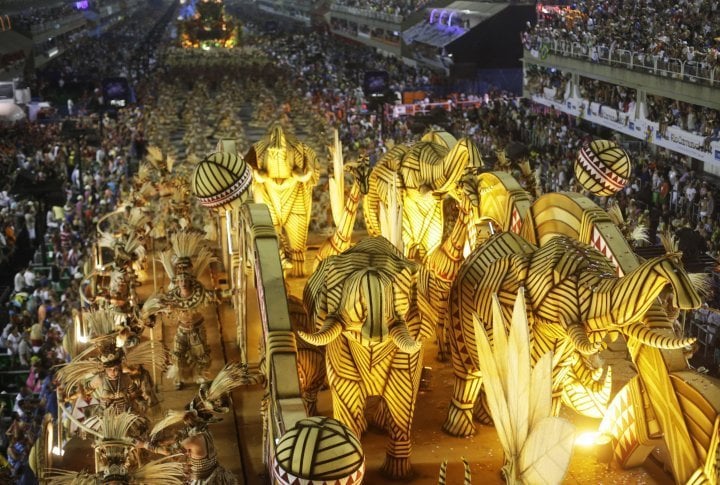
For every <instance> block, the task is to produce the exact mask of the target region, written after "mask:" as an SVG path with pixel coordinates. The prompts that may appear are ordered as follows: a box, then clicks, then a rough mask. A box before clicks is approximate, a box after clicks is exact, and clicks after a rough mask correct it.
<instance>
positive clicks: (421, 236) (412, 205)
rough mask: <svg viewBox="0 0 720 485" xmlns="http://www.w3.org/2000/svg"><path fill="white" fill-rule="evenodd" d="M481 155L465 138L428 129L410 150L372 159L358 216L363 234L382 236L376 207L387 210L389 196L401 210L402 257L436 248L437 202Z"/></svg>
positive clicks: (440, 227)
mask: <svg viewBox="0 0 720 485" xmlns="http://www.w3.org/2000/svg"><path fill="white" fill-rule="evenodd" d="M481 166H482V157H481V156H480V152H479V151H478V149H477V147H476V146H475V144H474V143H473V142H472V141H471V140H470V139H468V138H462V139H461V140H459V141H458V140H456V139H455V138H454V137H453V136H452V135H450V134H449V133H447V132H443V131H431V132H429V133H427V134H425V135H424V136H423V137H422V139H421V140H420V141H419V142H417V143H415V144H413V145H412V146H407V145H397V146H395V147H393V148H392V149H391V150H390V151H388V152H387V153H386V154H385V155H383V157H382V158H381V159H380V160H379V161H378V163H377V164H376V166H375V167H374V169H373V172H372V174H371V175H370V187H369V192H368V195H367V196H366V198H365V204H364V206H363V212H364V215H365V224H366V226H367V230H368V233H369V234H370V235H371V236H379V235H381V234H382V235H384V236H386V237H388V238H389V236H388V235H387V234H384V233H383V230H382V227H381V222H380V221H381V206H383V207H384V208H385V210H391V209H392V208H391V207H389V206H390V205H391V198H392V196H391V192H392V193H394V194H395V196H396V197H395V198H396V200H397V201H398V204H399V205H400V206H401V207H402V240H403V246H404V253H405V255H406V256H407V257H408V258H410V259H415V257H416V256H419V257H420V259H422V258H424V257H425V255H426V254H428V253H430V252H431V251H433V250H434V249H436V248H437V247H438V246H440V244H441V241H442V234H443V210H442V208H443V199H444V198H445V196H446V195H448V194H449V192H450V191H451V190H452V189H453V188H454V187H455V184H456V183H457V182H458V181H459V180H460V178H461V177H462V176H463V174H464V173H465V170H466V168H468V167H472V168H480V167H481Z"/></svg>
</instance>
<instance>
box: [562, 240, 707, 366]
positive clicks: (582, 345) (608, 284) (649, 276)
mask: <svg viewBox="0 0 720 485" xmlns="http://www.w3.org/2000/svg"><path fill="white" fill-rule="evenodd" d="M667 285H669V286H670V287H671V288H672V290H673V305H674V306H675V307H676V308H679V309H683V310H691V309H695V308H698V307H700V305H701V304H702V300H701V298H700V295H699V294H698V292H697V290H696V289H695V286H694V285H693V282H692V281H691V279H690V277H689V276H688V274H687V272H685V270H684V269H683V267H682V263H681V262H680V259H679V256H678V255H677V254H667V255H664V256H659V257H657V258H653V259H650V260H648V261H646V262H645V263H643V264H641V265H640V266H638V267H637V268H636V269H635V270H633V271H632V272H630V273H628V274H627V275H625V276H623V277H621V278H617V279H615V278H609V279H605V280H603V281H601V282H600V283H599V284H598V285H597V286H596V287H595V288H594V289H593V297H592V300H591V304H590V309H591V314H590V316H589V318H588V326H589V327H590V329H591V330H592V331H594V332H598V333H599V337H604V335H605V333H606V332H607V330H618V331H620V332H621V333H623V334H625V335H626V336H628V337H633V338H635V339H637V340H638V341H640V342H641V343H643V344H645V345H649V346H651V347H656V348H660V349H680V348H683V347H685V346H688V345H691V344H692V343H693V342H694V341H695V339H694V338H679V337H672V336H669V335H667V334H666V333H665V332H664V331H662V330H661V329H655V328H650V327H648V326H646V325H645V324H643V321H644V320H646V315H647V314H648V312H649V311H650V310H651V308H653V306H654V305H657V301H658V296H659V295H660V293H661V292H662V291H663V289H664V288H665V287H666V286H667ZM583 334H584V332H575V338H574V340H573V342H574V343H576V346H577V347H578V349H579V350H580V349H588V348H589V347H588V343H589V340H588V339H587V335H585V336H583ZM600 339H601V338H600ZM593 340H595V341H598V336H596V337H595V338H594V339H593ZM581 352H582V350H581ZM583 353H584V352H583Z"/></svg>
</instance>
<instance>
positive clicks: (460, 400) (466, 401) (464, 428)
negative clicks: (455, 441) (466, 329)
mask: <svg viewBox="0 0 720 485" xmlns="http://www.w3.org/2000/svg"><path fill="white" fill-rule="evenodd" d="M450 346H451V349H452V364H453V374H455V385H454V387H453V396H452V398H451V399H450V407H449V409H448V414H447V417H446V418H445V423H444V424H443V431H445V432H446V433H448V434H449V435H452V436H459V437H467V436H472V435H473V434H475V423H473V408H474V406H475V400H476V399H477V397H478V394H479V393H480V386H481V385H482V379H481V376H482V375H481V374H480V371H479V370H474V369H468V368H467V364H465V363H464V362H463V359H462V356H460V355H459V352H458V350H457V344H456V342H455V340H454V339H451V340H450Z"/></svg>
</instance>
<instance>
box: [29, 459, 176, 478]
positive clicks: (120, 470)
mask: <svg viewBox="0 0 720 485" xmlns="http://www.w3.org/2000/svg"><path fill="white" fill-rule="evenodd" d="M172 458H174V457H171V456H167V457H165V458H161V459H159V460H155V461H151V462H149V463H146V464H144V465H143V466H141V467H139V468H138V469H136V470H127V468H125V467H124V466H122V465H113V466H110V467H108V468H107V469H106V470H105V471H104V472H103V473H96V474H90V473H88V472H86V471H81V472H76V471H68V470H58V469H48V470H46V471H45V472H44V473H43V482H44V483H48V484H52V485H98V483H101V484H103V483H110V482H112V481H119V482H121V483H127V484H129V485H147V484H150V483H152V484H153V485H183V484H184V483H185V471H184V470H183V464H182V463H181V462H177V461H170V460H171V459H172Z"/></svg>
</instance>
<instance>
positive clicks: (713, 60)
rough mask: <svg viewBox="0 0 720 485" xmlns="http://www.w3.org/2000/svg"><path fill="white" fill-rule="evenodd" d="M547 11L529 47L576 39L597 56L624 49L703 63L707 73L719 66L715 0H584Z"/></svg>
mask: <svg viewBox="0 0 720 485" xmlns="http://www.w3.org/2000/svg"><path fill="white" fill-rule="evenodd" d="M544 12H545V13H544V14H541V15H540V21H539V22H538V24H537V25H535V26H533V27H529V29H528V31H527V33H526V34H525V35H524V39H523V41H524V43H525V46H526V47H527V48H528V49H530V48H537V49H540V46H541V43H542V42H543V41H547V40H557V41H567V42H569V43H578V44H579V45H580V46H582V47H583V48H584V49H586V51H587V52H586V53H587V54H588V55H589V56H590V57H591V58H592V59H593V60H594V61H597V60H598V55H599V52H600V51H604V52H616V51H618V50H620V49H622V50H627V51H630V52H635V53H639V54H641V55H643V56H645V57H647V58H651V57H652V58H656V59H658V61H659V62H660V63H661V65H663V66H667V65H668V63H669V62H670V59H676V60H679V61H682V62H687V63H690V64H691V65H693V66H699V67H700V70H701V71H702V72H704V73H706V74H707V73H709V71H710V70H713V69H716V68H717V67H718V60H719V59H718V56H719V55H720V51H719V50H718V48H719V47H720V42H719V41H718V38H720V29H719V28H718V23H717V22H716V21H714V20H713V19H715V18H717V16H718V15H720V9H719V6H718V2H717V1H716V0H686V1H682V2H675V1H670V0H660V1H655V0H645V1H640V2H623V1H617V0H611V1H607V0H584V1H578V2H573V4H572V6H567V7H560V8H555V7H552V6H550V7H546V8H545V9H544ZM693 63H695V64H693Z"/></svg>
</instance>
